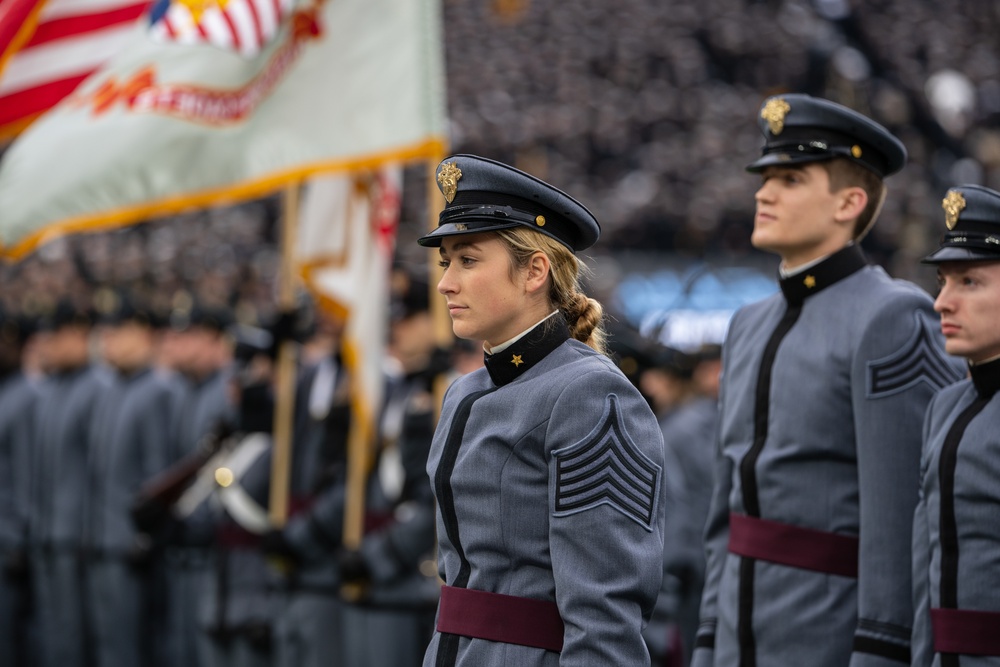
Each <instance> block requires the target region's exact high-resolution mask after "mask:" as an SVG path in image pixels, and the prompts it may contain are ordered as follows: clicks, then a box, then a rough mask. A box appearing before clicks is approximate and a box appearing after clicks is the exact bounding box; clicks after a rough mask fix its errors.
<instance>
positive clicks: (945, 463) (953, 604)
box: [938, 395, 991, 667]
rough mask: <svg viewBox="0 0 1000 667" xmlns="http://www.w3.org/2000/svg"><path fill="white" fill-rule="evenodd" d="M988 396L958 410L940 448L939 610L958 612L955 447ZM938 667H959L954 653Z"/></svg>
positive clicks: (956, 447)
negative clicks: (940, 608)
mask: <svg viewBox="0 0 1000 667" xmlns="http://www.w3.org/2000/svg"><path fill="white" fill-rule="evenodd" d="M990 399H991V396H983V395H980V396H979V397H978V398H976V400H975V401H973V402H972V404H971V405H969V407H967V408H965V409H964V410H962V412H961V414H959V415H958V418H957V419H955V423H954V424H952V425H951V428H950V429H949V430H948V435H947V436H946V437H945V439H944V445H943V446H942V447H941V459H940V461H939V462H938V477H939V479H940V484H941V508H940V511H941V517H940V524H941V602H940V603H941V607H942V608H944V609H958V524H957V521H956V519H955V467H956V466H957V465H958V446H959V445H960V444H961V443H962V436H963V435H964V434H965V429H966V428H968V426H969V423H970V422H971V421H972V420H973V419H974V418H975V417H976V415H978V414H979V413H980V412H982V410H983V408H985V407H986V405H987V403H989V402H990ZM941 667H959V662H958V656H957V655H956V654H954V653H943V654H941Z"/></svg>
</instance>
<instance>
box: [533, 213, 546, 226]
mask: <svg viewBox="0 0 1000 667" xmlns="http://www.w3.org/2000/svg"><path fill="white" fill-rule="evenodd" d="M535 224H536V225H538V226H539V227H544V226H545V216H544V215H539V216H536V217H535Z"/></svg>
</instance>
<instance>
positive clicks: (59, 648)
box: [28, 366, 110, 667]
mask: <svg viewBox="0 0 1000 667" xmlns="http://www.w3.org/2000/svg"><path fill="white" fill-rule="evenodd" d="M109 387H110V377H109V375H108V374H107V372H106V369H103V368H98V367H92V366H86V367H83V368H81V369H78V370H76V371H71V372H65V373H59V374H56V375H53V376H50V377H48V378H47V379H46V380H45V381H44V382H43V383H42V385H41V391H40V394H39V397H38V400H37V401H36V402H35V406H34V411H33V414H32V415H31V418H32V419H33V424H34V427H33V433H34V436H33V440H34V441H33V443H32V451H31V469H32V474H31V482H30V483H31V507H30V510H29V517H28V538H29V545H30V549H31V552H32V587H33V594H34V596H35V604H36V610H37V612H36V613H37V616H36V617H37V619H38V624H39V633H40V636H41V637H43V638H44V641H42V642H41V648H42V651H41V656H40V660H39V664H40V665H42V667H73V666H74V665H84V664H85V662H86V659H85V658H86V653H85V646H86V644H85V633H86V615H85V612H84V598H83V595H84V590H83V562H82V560H81V558H80V548H81V547H82V546H83V543H82V539H83V523H84V514H83V509H84V502H85V498H86V495H87V443H88V441H89V435H90V429H91V424H92V422H93V417H94V414H95V412H96V408H97V403H98V400H99V399H100V397H101V396H102V395H103V394H104V392H106V391H107V390H108V388H109Z"/></svg>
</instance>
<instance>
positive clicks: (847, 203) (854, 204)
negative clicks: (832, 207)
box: [834, 186, 868, 223]
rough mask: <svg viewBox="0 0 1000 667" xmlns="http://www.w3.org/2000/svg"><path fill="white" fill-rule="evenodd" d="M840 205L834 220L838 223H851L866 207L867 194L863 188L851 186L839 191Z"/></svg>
mask: <svg viewBox="0 0 1000 667" xmlns="http://www.w3.org/2000/svg"><path fill="white" fill-rule="evenodd" d="M839 194H840V204H839V205H838V207H837V212H836V214H835V215H834V218H835V219H836V220H837V221H838V222H850V223H853V222H854V221H855V220H857V219H858V217H860V216H861V214H862V213H863V212H864V210H865V207H866V206H868V193H867V192H865V190H864V188H862V187H858V186H853V187H848V188H844V189H842V190H841V191H840V193H839Z"/></svg>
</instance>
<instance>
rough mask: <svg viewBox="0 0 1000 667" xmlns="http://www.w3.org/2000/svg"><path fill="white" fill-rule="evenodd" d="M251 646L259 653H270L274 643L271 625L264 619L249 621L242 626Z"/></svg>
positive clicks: (242, 630) (242, 632) (241, 629)
mask: <svg viewBox="0 0 1000 667" xmlns="http://www.w3.org/2000/svg"><path fill="white" fill-rule="evenodd" d="M240 633H241V634H242V635H243V636H244V637H246V640H247V643H248V644H250V648H251V649H253V650H254V651H256V652H257V653H263V654H270V653H271V647H272V645H273V635H272V632H271V626H270V625H268V624H267V623H265V622H263V621H249V622H248V623H247V624H246V625H244V626H243V627H242V628H240Z"/></svg>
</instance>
